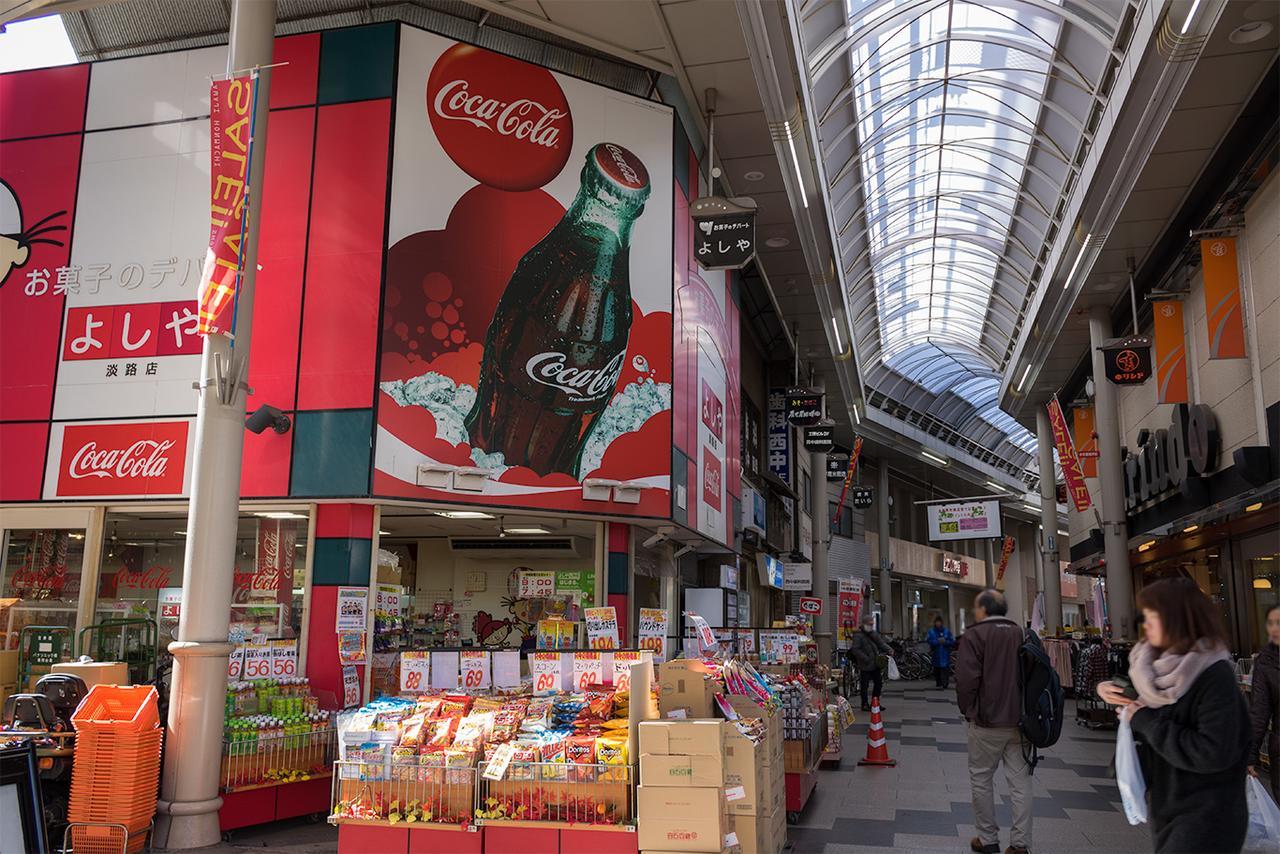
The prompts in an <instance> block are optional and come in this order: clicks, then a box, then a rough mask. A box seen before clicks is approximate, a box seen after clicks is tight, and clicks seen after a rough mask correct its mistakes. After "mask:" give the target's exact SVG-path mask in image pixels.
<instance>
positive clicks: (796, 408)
mask: <svg viewBox="0 0 1280 854" xmlns="http://www.w3.org/2000/svg"><path fill="white" fill-rule="evenodd" d="M822 398H823V394H822V392H815V391H809V390H808V389H803V388H794V389H791V390H790V391H788V392H787V421H789V422H790V423H792V424H794V425H796V426H797V427H809V426H811V425H814V424H817V423H818V421H819V420H821V418H822Z"/></svg>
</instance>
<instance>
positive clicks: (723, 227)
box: [689, 196, 756, 270]
mask: <svg viewBox="0 0 1280 854" xmlns="http://www.w3.org/2000/svg"><path fill="white" fill-rule="evenodd" d="M689 217H690V218H691V219H692V220H693V226H694V233H693V235H694V245H693V254H694V257H695V258H697V260H698V266H700V267H701V268H702V269H704V270H740V269H742V268H743V267H745V266H747V264H749V263H750V262H751V259H752V258H754V257H755V255H756V203H755V202H754V201H752V200H751V199H745V198H737V199H726V198H722V197H720V196H706V197H704V198H701V199H695V200H694V201H693V203H692V204H690V205H689Z"/></svg>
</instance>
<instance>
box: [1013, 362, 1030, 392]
mask: <svg viewBox="0 0 1280 854" xmlns="http://www.w3.org/2000/svg"><path fill="white" fill-rule="evenodd" d="M1029 373H1031V365H1030V363H1028V364H1027V366H1026V368H1024V369H1023V371H1022V379H1020V380H1018V387H1017V388H1016V389H1014V392H1016V393H1018V394H1021V393H1022V387H1023V386H1024V385H1026V383H1027V374H1029Z"/></svg>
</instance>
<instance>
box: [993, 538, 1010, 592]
mask: <svg viewBox="0 0 1280 854" xmlns="http://www.w3.org/2000/svg"><path fill="white" fill-rule="evenodd" d="M1014 543H1015V541H1014V539H1013V537H1005V538H1004V548H1002V549H1001V550H1000V569H999V570H997V572H996V583H997V584H999V583H1000V582H1001V581H1004V571H1005V570H1006V569H1008V568H1009V555H1011V554H1013V546H1014Z"/></svg>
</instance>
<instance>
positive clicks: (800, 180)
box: [786, 122, 809, 210]
mask: <svg viewBox="0 0 1280 854" xmlns="http://www.w3.org/2000/svg"><path fill="white" fill-rule="evenodd" d="M786 128H787V146H788V147H790V149H791V165H792V166H794V167H795V170H796V184H797V186H798V187H799V188H800V201H801V203H803V204H804V207H805V210H808V209H809V194H808V193H806V192H805V190H804V173H803V172H801V171H800V158H799V156H797V155H796V135H795V133H794V132H793V131H792V130H791V123H790V122H787V123H786Z"/></svg>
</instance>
